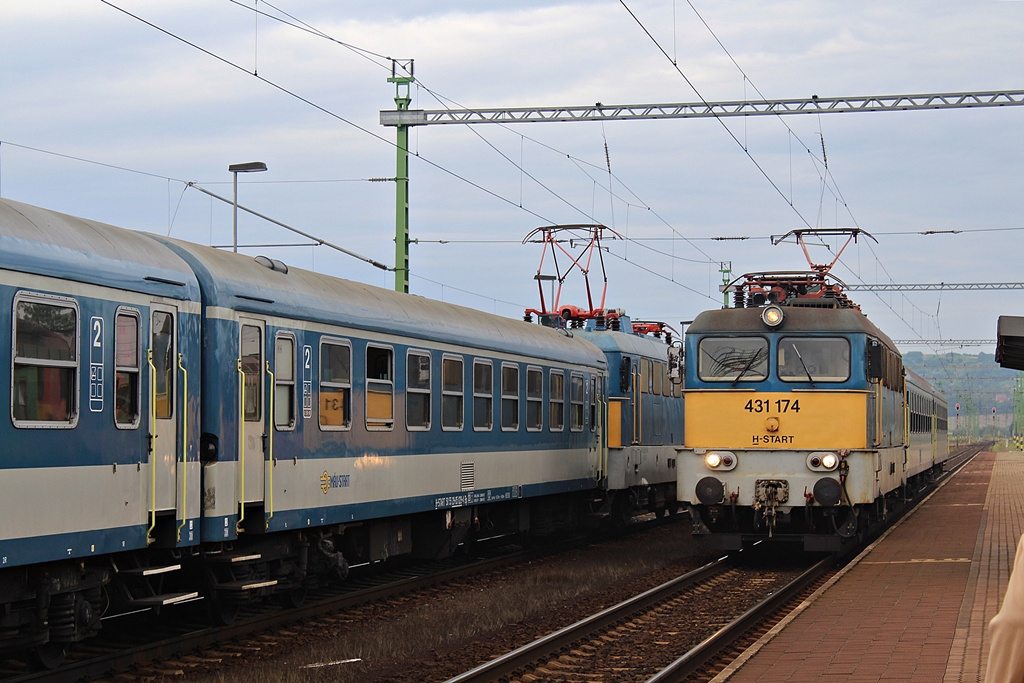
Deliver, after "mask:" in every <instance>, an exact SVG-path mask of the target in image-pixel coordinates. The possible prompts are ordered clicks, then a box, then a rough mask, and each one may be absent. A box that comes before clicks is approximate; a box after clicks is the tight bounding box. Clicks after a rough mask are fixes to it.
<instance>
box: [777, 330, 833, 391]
mask: <svg viewBox="0 0 1024 683" xmlns="http://www.w3.org/2000/svg"><path fill="white" fill-rule="evenodd" d="M779 379H781V380H782V381H784V382H845V381H846V380H848V379H850V342H849V341H848V340H846V339H844V338H843V337H783V338H782V339H780V340H779Z"/></svg>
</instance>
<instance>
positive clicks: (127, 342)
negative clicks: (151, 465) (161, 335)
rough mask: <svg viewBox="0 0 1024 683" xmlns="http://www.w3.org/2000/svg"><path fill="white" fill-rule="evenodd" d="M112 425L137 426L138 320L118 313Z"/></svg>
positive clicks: (115, 338)
mask: <svg viewBox="0 0 1024 683" xmlns="http://www.w3.org/2000/svg"><path fill="white" fill-rule="evenodd" d="M114 327H115V329H114V422H115V423H116V424H117V426H119V427H137V426H138V425H139V363H140V362H141V360H140V358H139V316H138V314H137V313H128V312H124V313H118V314H117V320H116V322H115V325H114Z"/></svg>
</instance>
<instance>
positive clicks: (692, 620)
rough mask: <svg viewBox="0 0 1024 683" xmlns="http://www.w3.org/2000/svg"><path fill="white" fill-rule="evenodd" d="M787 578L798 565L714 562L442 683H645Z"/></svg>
mask: <svg viewBox="0 0 1024 683" xmlns="http://www.w3.org/2000/svg"><path fill="white" fill-rule="evenodd" d="M825 562H826V563H827V564H830V563H828V562H827V561H825ZM819 565H821V566H824V565H823V564H822V563H819ZM819 565H816V567H819ZM816 571H818V572H820V571H821V569H820V567H819V568H818V569H817V570H816ZM795 580H799V581H801V582H806V581H807V580H808V579H807V571H806V568H805V567H793V566H791V565H790V566H783V567H781V568H776V569H767V570H766V569H753V568H750V567H745V566H743V564H742V563H739V562H737V561H736V559H734V558H722V559H720V560H717V561H715V562H712V563H710V564H708V565H705V566H704V567H701V568H699V569H697V570H695V571H692V572H689V573H687V574H684V575H682V576H680V577H678V578H676V579H673V580H672V581H668V582H666V583H664V584H662V585H661V586H658V587H656V588H653V589H651V590H649V591H646V592H645V593H643V594H640V595H638V596H636V597H634V598H631V599H629V600H626V601H624V602H622V603H619V604H617V605H614V606H613V607H609V608H608V609H605V610H603V611H601V612H599V613H597V614H595V615H593V616H591V617H588V618H586V619H583V620H581V621H579V622H576V623H575V624H572V625H570V626H567V627H565V628H563V629H561V630H559V631H556V632H554V633H552V634H550V635H548V636H545V637H543V638H539V639H537V640H536V641H534V642H532V643H529V644H527V645H525V646H523V647H521V648H519V649H517V650H514V651H513V652H510V653H507V654H505V655H502V656H500V657H497V658H495V659H492V660H490V661H488V662H486V663H485V664H482V665H480V666H478V667H477V668H475V669H473V670H471V671H467V672H466V673H463V674H462V675H460V676H456V677H454V678H452V679H450V680H449V683H471V682H473V683H475V682H477V681H492V680H509V681H530V680H550V679H557V680H561V681H577V680H578V681H586V680H595V679H596V680H616V681H645V680H648V679H649V678H650V677H651V676H654V675H657V673H658V672H659V671H661V670H663V669H665V668H666V667H668V666H669V665H671V664H672V663H673V661H674V660H675V659H676V657H677V654H676V653H678V652H679V651H681V650H684V649H689V647H690V645H693V646H695V645H696V644H697V643H698V642H699V641H701V640H703V639H707V638H708V636H710V635H711V634H715V633H718V632H720V631H721V630H722V629H724V628H726V627H727V626H728V624H729V623H730V622H732V620H733V619H734V617H735V616H736V615H737V614H747V613H750V612H751V611H752V609H753V608H754V606H755V605H760V604H761V602H762V599H763V597H764V595H765V594H770V595H773V596H774V595H776V594H778V593H780V592H783V591H786V590H793V589H792V588H788V587H790V586H792V585H793V582H794V581H795Z"/></svg>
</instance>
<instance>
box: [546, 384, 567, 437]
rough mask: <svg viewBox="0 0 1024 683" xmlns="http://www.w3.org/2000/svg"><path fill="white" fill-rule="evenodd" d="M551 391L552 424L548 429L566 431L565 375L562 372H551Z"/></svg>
mask: <svg viewBox="0 0 1024 683" xmlns="http://www.w3.org/2000/svg"><path fill="white" fill-rule="evenodd" d="M550 390H551V393H550V398H549V401H550V403H551V415H550V417H551V423H550V424H549V425H548V428H549V429H550V430H551V431H553V432H560V431H562V430H563V429H565V375H563V374H562V371H561V370H552V371H551V380H550Z"/></svg>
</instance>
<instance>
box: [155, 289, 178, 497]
mask: <svg viewBox="0 0 1024 683" xmlns="http://www.w3.org/2000/svg"><path fill="white" fill-rule="evenodd" d="M177 323H178V309H177V308H176V307H174V306H169V305H166V304H157V303H154V304H152V305H151V307H150V340H149V341H150V344H149V353H148V354H147V355H148V362H149V371H150V390H149V422H150V428H149V433H150V444H149V450H150V458H149V463H150V467H152V468H153V470H152V471H151V472H150V477H151V481H150V482H149V484H150V493H151V496H152V499H151V500H150V505H151V509H152V510H153V511H156V510H171V509H175V508H176V507H177V487H176V486H175V482H176V481H177V480H176V472H177V468H176V464H177V453H178V439H179V438H180V437H179V434H178V422H179V420H180V418H181V416H180V415H179V414H178V413H180V412H181V411H180V410H179V408H178V405H177V403H178V401H177V397H178V391H179V387H178V335H177V329H178V326H177Z"/></svg>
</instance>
